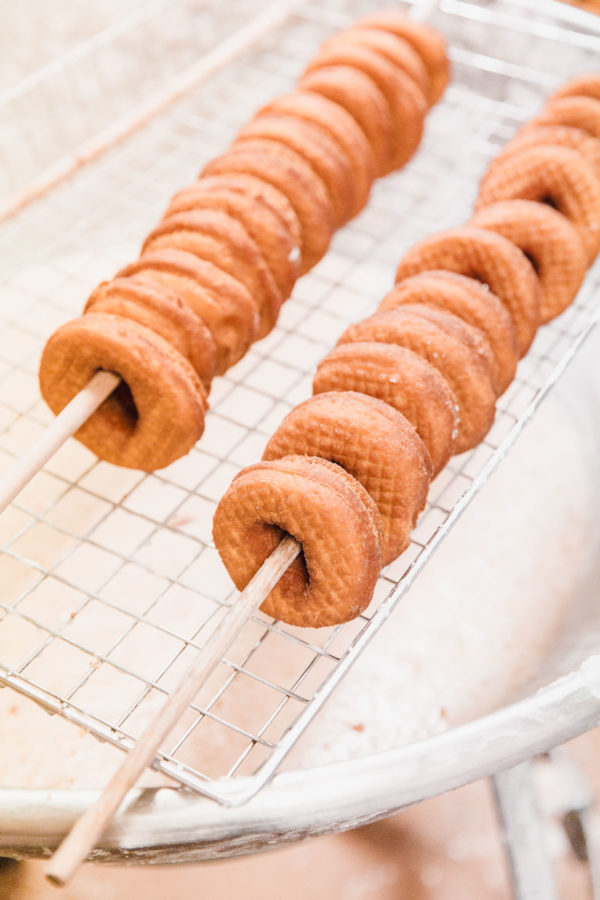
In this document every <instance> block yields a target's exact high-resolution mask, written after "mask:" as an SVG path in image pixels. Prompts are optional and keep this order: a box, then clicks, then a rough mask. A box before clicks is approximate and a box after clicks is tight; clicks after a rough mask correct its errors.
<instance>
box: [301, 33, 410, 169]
mask: <svg viewBox="0 0 600 900" xmlns="http://www.w3.org/2000/svg"><path fill="white" fill-rule="evenodd" d="M331 66H349V67H351V68H352V69H355V70H356V71H359V72H363V73H364V74H365V75H366V76H367V77H368V78H370V79H371V81H372V82H374V84H375V85H376V86H377V88H378V89H379V90H380V91H381V94H382V96H383V97H384V98H385V102H386V103H387V107H388V111H389V120H390V123H391V136H392V144H391V148H390V154H389V156H388V158H387V160H382V162H383V169H382V170H380V171H381V172H382V174H387V173H388V172H391V171H393V170H394V169H397V168H399V167H400V166H403V165H404V164H405V163H406V162H407V160H409V159H410V157H411V156H412V155H413V153H414V152H415V150H416V148H417V146H418V145H419V142H420V140H421V136H422V134H423V120H424V118H425V113H426V111H427V108H428V106H427V101H426V99H425V95H424V93H423V91H422V90H421V89H420V88H419V86H418V85H417V83H416V82H415V81H414V80H413V79H412V78H411V77H410V75H407V74H406V72H404V71H403V70H402V69H400V68H399V67H398V66H396V65H394V63H392V62H390V61H389V59H387V58H386V57H384V56H382V55H381V54H380V53H378V52H377V51H375V50H372V49H371V48H370V47H368V46H366V45H364V44H359V43H354V42H352V41H347V40H346V35H345V34H341V35H338V36H336V37H334V38H332V39H331V40H330V41H328V42H327V43H326V44H324V45H323V46H322V47H321V49H320V51H319V52H318V53H317V55H316V56H315V57H314V58H313V59H312V60H311V62H310V63H309V64H308V66H307V67H306V69H305V72H306V73H308V74H310V73H311V72H315V71H318V70H319V69H322V68H327V67H331ZM300 84H301V85H302V80H301V81H300Z"/></svg>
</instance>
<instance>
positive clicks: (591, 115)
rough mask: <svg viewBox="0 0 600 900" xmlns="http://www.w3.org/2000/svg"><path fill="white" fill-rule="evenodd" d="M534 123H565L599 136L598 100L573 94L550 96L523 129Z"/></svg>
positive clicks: (599, 105) (599, 106)
mask: <svg viewBox="0 0 600 900" xmlns="http://www.w3.org/2000/svg"><path fill="white" fill-rule="evenodd" d="M536 125H566V126H567V127H569V128H578V129H579V130H580V131H585V132H586V134H590V135H591V136H592V137H595V138H600V100H595V99H593V98H592V97H581V96H575V95H572V96H568V97H554V98H551V99H550V100H549V102H548V103H547V104H546V106H545V107H544V109H543V110H542V111H541V113H539V114H538V115H537V116H536V117H535V119H532V120H531V123H530V124H528V125H526V126H525V129H527V128H529V127H535V126H536Z"/></svg>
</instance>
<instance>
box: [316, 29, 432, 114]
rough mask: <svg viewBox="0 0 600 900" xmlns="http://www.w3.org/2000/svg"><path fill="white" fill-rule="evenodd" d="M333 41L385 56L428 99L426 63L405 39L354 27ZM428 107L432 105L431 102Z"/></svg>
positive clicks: (341, 33) (377, 30)
mask: <svg viewBox="0 0 600 900" xmlns="http://www.w3.org/2000/svg"><path fill="white" fill-rule="evenodd" d="M331 41H343V42H346V43H354V44H359V45H360V46H363V47H368V48H369V49H370V50H374V51H375V52H376V53H379V55H380V56H384V57H385V58H386V59H387V60H388V62H391V63H393V64H394V65H395V66H397V67H398V68H399V69H402V71H403V72H404V73H405V74H406V75H408V76H409V77H410V78H412V80H413V81H414V82H415V84H416V85H417V87H419V88H420V89H421V91H422V92H423V94H424V95H425V97H426V98H428V92H429V75H428V74H427V69H426V68H425V63H424V62H423V60H422V59H421V57H420V56H419V54H418V53H417V51H416V50H415V48H414V47H412V46H411V45H410V44H409V42H408V41H406V40H405V39H404V38H401V37H397V35H395V34H391V32H389V31H382V30H381V29H378V28H367V27H365V26H361V25H353V26H350V28H348V29H346V31H342V32H340V33H339V34H337V35H335V36H334V37H333V38H332V39H331ZM331 41H327V42H326V43H325V45H324V46H326V47H327V46H329V44H330V43H331ZM427 105H428V106H429V105H430V104H429V101H428V102H427Z"/></svg>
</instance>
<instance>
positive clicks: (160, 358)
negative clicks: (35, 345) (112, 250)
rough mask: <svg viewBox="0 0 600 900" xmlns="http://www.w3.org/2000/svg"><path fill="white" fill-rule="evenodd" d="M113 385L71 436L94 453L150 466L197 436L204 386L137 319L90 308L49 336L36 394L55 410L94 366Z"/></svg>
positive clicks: (181, 452)
mask: <svg viewBox="0 0 600 900" xmlns="http://www.w3.org/2000/svg"><path fill="white" fill-rule="evenodd" d="M99 369H104V370H106V371H109V372H115V373H116V374H117V375H120V376H121V378H122V379H123V381H122V383H121V384H120V385H119V387H118V388H117V389H116V390H115V391H113V393H112V394H111V395H110V397H108V399H107V400H105V401H104V403H103V404H102V405H101V406H100V407H99V408H98V409H97V410H96V412H94V413H92V415H91V416H90V417H89V418H88V419H87V421H86V422H85V423H84V424H83V425H82V426H81V428H79V430H78V431H77V432H76V434H75V437H76V438H77V439H78V440H79V441H81V443H82V444H84V445H85V446H86V447H88V448H89V449H90V450H92V451H93V452H94V453H95V454H96V456H98V457H99V458H100V459H103V460H106V461H108V462H111V463H115V464H116V465H119V466H126V467H129V468H133V469H142V470H144V471H146V472H151V471H153V470H154V469H162V468H163V467H164V466H168V465H169V463H171V462H173V461H174V460H176V459H178V458H179V457H180V456H183V455H184V454H185V453H187V452H188V450H190V449H191V448H192V447H193V446H194V444H195V443H196V441H197V440H198V439H199V438H200V436H201V435H202V432H203V430H204V416H205V413H206V410H207V408H208V404H207V400H206V392H205V390H204V388H203V386H202V382H201V381H200V379H199V378H198V376H197V374H196V372H195V371H194V369H193V367H192V365H191V364H190V363H189V362H188V360H187V359H186V358H185V357H184V356H182V354H181V353H179V352H178V351H177V350H175V348H174V347H172V346H171V344H169V343H168V342H167V341H166V340H165V339H164V338H163V337H161V336H160V335H159V334H157V333H156V332H155V331H152V330H151V329H150V328H146V326H145V325H141V324H140V323H139V322H136V321H133V320H131V319H126V318H123V317H122V316H114V315H110V314H108V313H95V312H90V313H87V314H86V315H84V316H80V318H78V319H74V320H73V321H71V322H67V323H66V324H65V325H62V326H61V327H60V328H59V329H58V330H57V331H55V332H54V334H53V335H52V336H51V338H50V339H49V341H48V342H47V344H46V346H45V347H44V351H43V353H42V358H41V362H40V371H39V381H40V388H41V392H42V396H43V397H44V399H45V401H46V403H47V404H48V406H49V407H50V409H51V410H52V412H53V413H56V414H58V413H59V412H60V411H61V410H62V409H64V407H65V406H66V405H67V403H69V401H70V400H72V399H73V397H75V396H76V395H77V394H78V393H79V391H81V390H82V389H83V388H84V387H85V386H86V385H87V384H88V382H89V381H90V379H91V378H92V377H93V376H94V375H95V374H96V372H98V370H99Z"/></svg>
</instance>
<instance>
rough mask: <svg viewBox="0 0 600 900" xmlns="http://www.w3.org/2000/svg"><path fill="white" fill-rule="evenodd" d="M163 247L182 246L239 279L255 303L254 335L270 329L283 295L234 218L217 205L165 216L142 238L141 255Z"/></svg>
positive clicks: (258, 253)
mask: <svg viewBox="0 0 600 900" xmlns="http://www.w3.org/2000/svg"><path fill="white" fill-rule="evenodd" d="M162 249H164V250H171V249H173V250H185V251H187V252H188V253H191V254H193V255H194V256H197V257H198V258H199V259H200V260H201V261H202V262H204V261H206V262H209V263H212V264H213V265H215V266H217V267H218V268H219V269H221V270H222V271H223V272H225V273H226V274H228V275H230V276H231V277H232V278H235V279H236V281H239V282H241V283H242V284H243V285H244V286H245V287H246V288H247V290H248V293H249V294H250V296H251V297H252V298H253V300H254V302H255V304H256V306H257V307H258V316H259V326H258V331H257V338H261V337H265V335H267V334H268V333H269V332H270V331H271V330H272V328H273V326H274V325H275V322H276V321H277V316H278V315H279V310H280V308H281V304H282V303H283V297H282V294H281V292H280V290H279V288H278V287H277V284H276V283H275V279H274V278H273V275H272V274H271V270H270V269H269V267H268V266H267V264H266V262H265V260H264V257H263V256H262V254H261V252H260V250H259V248H258V245H257V243H256V241H253V240H252V238H251V237H250V235H249V234H248V232H247V231H246V229H245V228H244V227H243V225H240V223H239V222H238V221H237V220H236V219H234V218H232V217H231V216H228V215H227V213H224V212H221V211H220V210H218V209H200V210H193V211H191V212H182V213H177V214H176V215H171V216H168V217H167V218H166V219H163V220H162V222H161V223H160V224H159V225H158V226H157V227H156V228H155V229H154V231H151V232H150V234H149V235H148V237H147V238H146V240H145V241H144V244H143V247H142V258H143V256H144V255H145V254H147V253H152V252H153V251H156V250H162Z"/></svg>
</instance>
